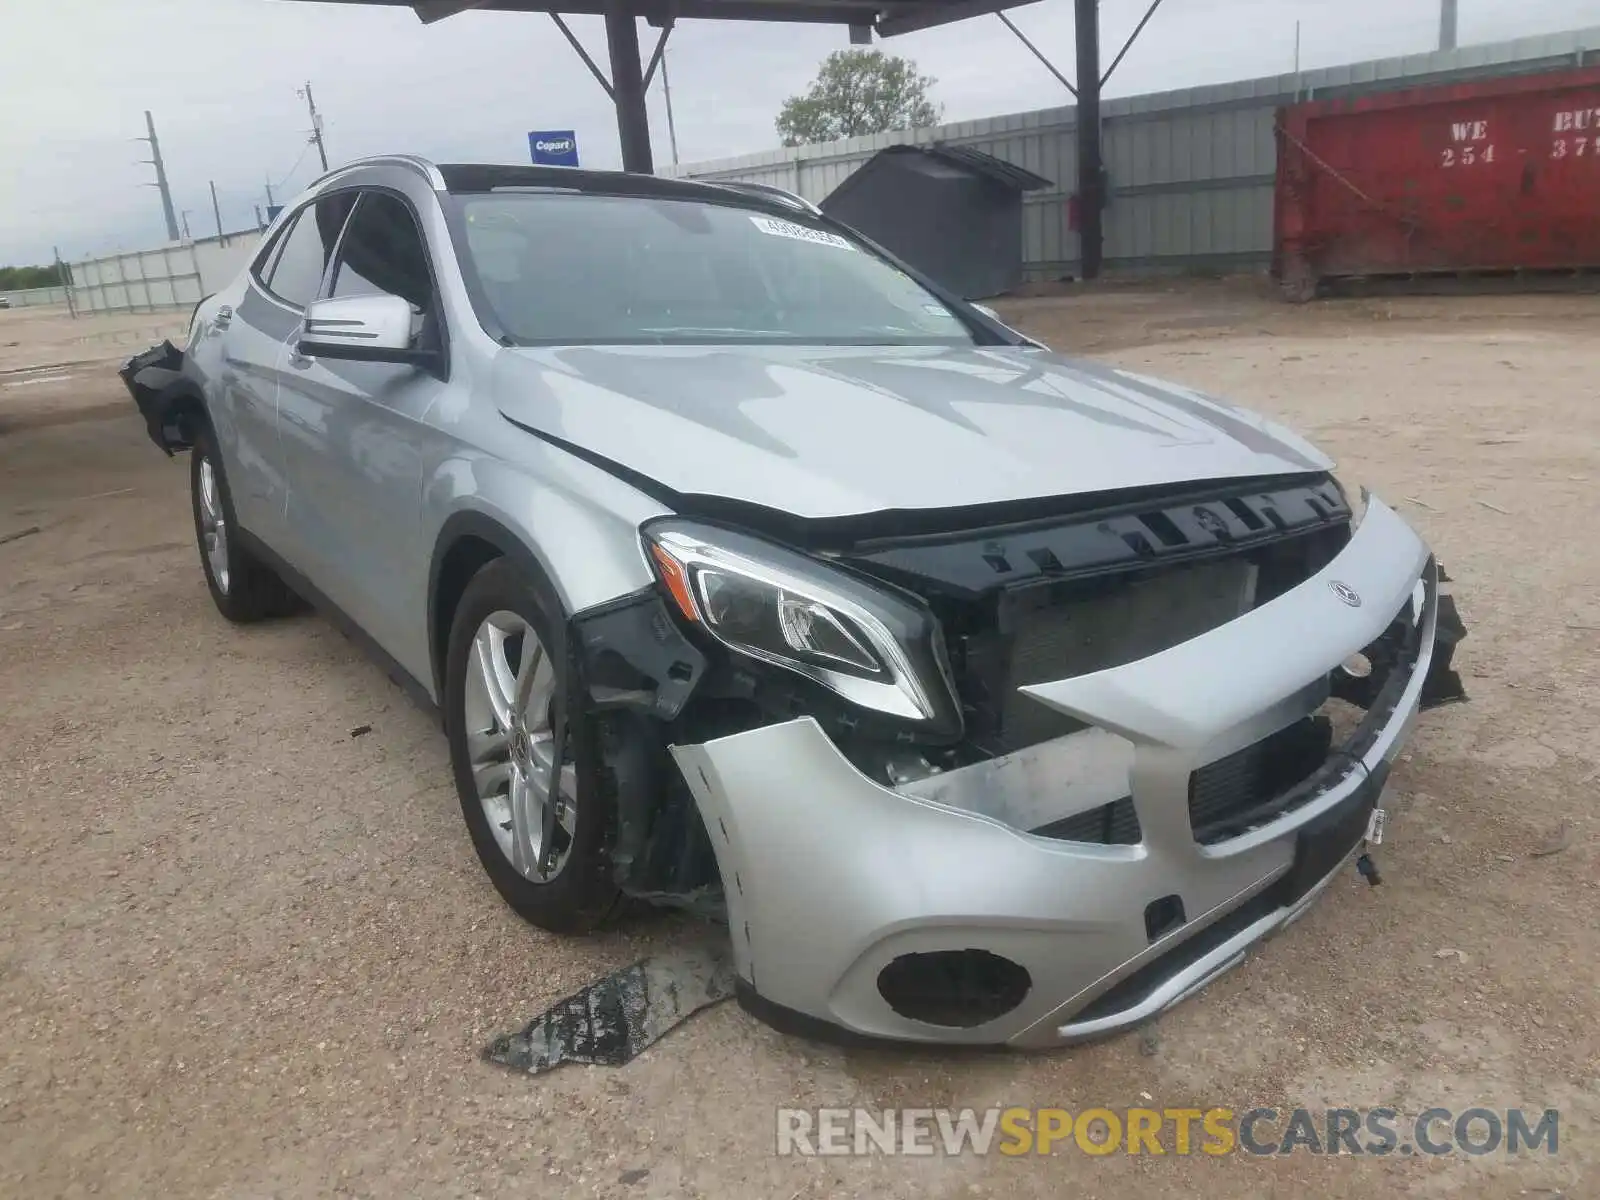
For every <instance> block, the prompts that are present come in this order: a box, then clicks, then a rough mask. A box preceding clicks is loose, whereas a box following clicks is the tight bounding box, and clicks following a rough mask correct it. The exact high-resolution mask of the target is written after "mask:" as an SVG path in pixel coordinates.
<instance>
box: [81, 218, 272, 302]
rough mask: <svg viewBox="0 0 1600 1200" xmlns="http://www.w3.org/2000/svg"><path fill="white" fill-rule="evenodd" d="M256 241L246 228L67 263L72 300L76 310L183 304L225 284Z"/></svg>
mask: <svg viewBox="0 0 1600 1200" xmlns="http://www.w3.org/2000/svg"><path fill="white" fill-rule="evenodd" d="M260 244H261V233H260V231H259V230H255V229H250V230H246V231H245V232H243V233H230V234H228V235H227V237H226V238H216V237H208V238H197V239H196V240H194V241H192V242H177V243H174V244H172V245H169V246H162V247H159V248H157V249H155V250H134V251H129V252H128V253H125V254H108V255H106V256H104V257H103V258H91V259H88V260H86V261H84V262H76V263H72V264H71V266H70V268H69V269H70V270H71V272H72V302H73V304H74V306H75V307H76V309H77V311H78V312H153V311H155V310H157V309H163V308H188V307H190V306H192V305H194V304H196V303H197V302H198V301H199V300H200V299H201V297H203V296H207V295H209V294H211V293H212V292H214V291H216V290H217V289H218V288H221V287H224V286H226V285H227V284H228V283H229V282H230V281H231V280H232V279H233V278H234V277H235V276H236V275H238V273H239V272H240V271H242V270H243V269H244V265H245V263H247V262H248V261H249V260H250V257H251V255H253V254H254V253H255V249H256V247H257V246H259V245H260Z"/></svg>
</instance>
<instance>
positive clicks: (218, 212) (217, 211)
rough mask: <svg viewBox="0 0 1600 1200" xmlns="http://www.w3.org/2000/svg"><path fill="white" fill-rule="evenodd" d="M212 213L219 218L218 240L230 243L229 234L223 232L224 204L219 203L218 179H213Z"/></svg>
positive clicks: (225, 243) (224, 243)
mask: <svg viewBox="0 0 1600 1200" xmlns="http://www.w3.org/2000/svg"><path fill="white" fill-rule="evenodd" d="M211 213H212V215H213V216H215V217H216V218H217V241H219V242H221V243H222V244H223V245H224V246H226V245H227V244H228V238H227V235H226V234H224V233H223V232H222V205H220V204H218V203H217V181H216V180H215V179H213V180H212V181H211Z"/></svg>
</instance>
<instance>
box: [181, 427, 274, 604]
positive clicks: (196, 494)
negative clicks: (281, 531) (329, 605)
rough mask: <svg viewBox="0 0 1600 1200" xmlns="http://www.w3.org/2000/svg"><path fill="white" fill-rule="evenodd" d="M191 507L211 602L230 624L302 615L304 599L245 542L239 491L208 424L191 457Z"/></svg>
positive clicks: (198, 434)
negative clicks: (237, 508)
mask: <svg viewBox="0 0 1600 1200" xmlns="http://www.w3.org/2000/svg"><path fill="white" fill-rule="evenodd" d="M189 506H190V508H191V509H192V510H193V512H194V536H195V542H196V544H197V545H198V546H199V549H200V569H201V570H202V571H204V572H205V577H206V587H208V588H209V589H210V590H211V599H212V601H213V602H214V603H215V604H216V606H217V611H218V612H220V613H221V614H222V615H223V616H224V617H227V618H228V620H230V621H233V622H235V623H236V624H240V625H246V624H249V623H251V622H253V621H261V620H264V619H266V618H267V617H280V616H285V615H287V614H289V613H292V612H295V611H297V610H298V609H299V608H300V607H301V603H300V598H299V597H298V596H296V595H295V594H294V592H292V591H290V590H289V587H288V585H287V584H285V583H284V582H283V580H282V579H280V578H279V577H278V574H277V572H276V571H274V570H273V569H272V568H271V567H269V566H267V565H266V564H265V563H263V562H261V561H260V560H259V559H257V558H256V557H255V555H253V554H251V553H250V552H249V551H248V550H246V549H245V548H244V546H243V545H242V544H241V543H240V540H239V538H238V536H237V532H238V529H239V522H238V519H237V518H236V517H235V516H234V512H233V493H232V492H231V491H230V490H229V489H228V477H227V475H226V473H225V472H224V471H223V468H222V455H221V454H219V453H218V452H217V439H216V435H215V434H213V433H212V431H211V427H210V426H209V425H206V424H202V425H201V426H200V427H199V429H198V430H197V431H196V433H195V439H194V448H193V449H192V450H191V451H190V454H189Z"/></svg>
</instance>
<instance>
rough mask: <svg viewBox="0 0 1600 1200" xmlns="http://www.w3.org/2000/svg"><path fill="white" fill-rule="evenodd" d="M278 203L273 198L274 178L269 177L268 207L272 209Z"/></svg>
mask: <svg viewBox="0 0 1600 1200" xmlns="http://www.w3.org/2000/svg"><path fill="white" fill-rule="evenodd" d="M277 203H278V202H277V201H276V200H274V199H273V198H272V176H271V175H268V176H267V207H268V208H272V207H274V206H275V205H276V204H277Z"/></svg>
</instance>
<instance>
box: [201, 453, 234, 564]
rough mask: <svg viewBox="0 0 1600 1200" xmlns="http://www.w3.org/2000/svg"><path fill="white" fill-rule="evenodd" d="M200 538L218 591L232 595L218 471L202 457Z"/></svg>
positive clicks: (226, 525)
mask: <svg viewBox="0 0 1600 1200" xmlns="http://www.w3.org/2000/svg"><path fill="white" fill-rule="evenodd" d="M200 541H201V545H202V548H203V549H204V550H205V555H206V562H207V563H209V564H210V566H211V578H212V579H213V580H214V581H215V582H216V585H217V591H219V592H221V593H222V594H223V595H224V596H226V595H227V594H228V522H227V519H226V517H225V516H224V515H223V512H222V494H221V492H220V491H219V490H218V487H217V471H216V467H214V466H213V465H212V462H211V460H210V459H209V458H202V459H201V460H200Z"/></svg>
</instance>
